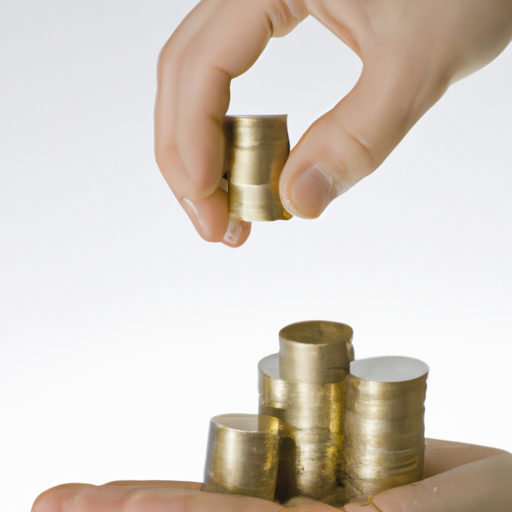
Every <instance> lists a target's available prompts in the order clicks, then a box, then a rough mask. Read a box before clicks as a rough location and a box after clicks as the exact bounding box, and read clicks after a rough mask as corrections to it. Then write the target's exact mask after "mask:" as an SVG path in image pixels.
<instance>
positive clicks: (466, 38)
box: [155, 0, 512, 247]
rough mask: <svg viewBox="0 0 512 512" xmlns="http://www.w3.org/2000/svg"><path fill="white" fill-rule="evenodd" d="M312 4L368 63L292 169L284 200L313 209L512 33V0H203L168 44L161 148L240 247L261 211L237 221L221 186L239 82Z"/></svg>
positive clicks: (191, 198) (306, 141) (304, 210)
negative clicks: (228, 117)
mask: <svg viewBox="0 0 512 512" xmlns="http://www.w3.org/2000/svg"><path fill="white" fill-rule="evenodd" d="M307 16H313V17H314V18H316V19H317V20H318V21H319V22H320V23H322V24H323V25H324V26H325V27H326V28H327V29H328V30H330V31H331V32H333V33H334V34H335V35H336V36H337V37H338V38H339V39H340V40H341V41H342V42H343V43H345V44H346V45H348V46H349V47H350V48H351V49H352V50H353V51H354V52H355V53H356V54H357V55H358V56H359V57H360V59H361V60H362V63H363V71H362V73H361V76H360V78H359V80H358V82H357V84H356V85H355V87H354V88H353V89H352V91H351V92H350V93H349V94H348V95H346V96H345V97H344V98H343V99H341V101H340V102H339V103H338V104H337V105H336V106H335V107H334V108H333V109H332V110H331V111H330V112H328V113H326V114H325V115H323V116H322V117H321V118H320V119H318V120H317V121H316V122H315V123H314V124H313V125H312V126H311V127H310V128H309V129H308V130H307V131H306V133H305V134H304V136H303V137H302V138H301V139H300V141H299V143H298V144H297V145H296V146H295V148H294V149H293V150H292V152H291V154H290V157H289V159H288V162H287V164H286V166H285V168H284V170H283V173H282V176H281V181H280V193H281V199H282V201H283V204H284V205H285V207H286V208H287V209H288V210H289V211H290V212H291V213H293V214H294V215H297V216H300V217H305V218H315V217H318V216H319V215H320V214H321V213H322V212H323V211H324V209H325V208H326V207H327V205H328V204H329V203H330V202H331V201H332V200H333V199H335V198H336V197H338V196H339V195H340V194H342V193H343V192H345V191H346V190H348V189H349V188H350V187H352V186H353V185H355V184H356V183H357V182H358V181H360V180H361V179H362V178H364V177H366V176H368V175H369V174H371V173H372V172H373V171H374V170H375V169H377V167H378V166H379V165H380V164H381V163H382V162H383V161H384V159H385V158H386V157H387V156H388V155H389V154H390V152H391V151H392V150H393V149H394V148H395V146H396V145H397V144H398V143H399V142H400V140H401V139H402V138H403V137H404V136H405V134H406V133H407V132H408V131H409V130H410V129H411V128H412V127H413V126H414V124H415V123H416V122H417V121H418V120H419V119H420V117H421V116H422V115H423V114H424V113H425V112H426V111H427V110H428V109H429V108H430V107H431V106H432V105H434V104H435V103H436V101H437V100H438V99H439V98H440V97H441V96H442V95H443V93H444V92H445V91H446V89H447V88H448V87H449V86H450V84H452V83H453V82H455V81H456V80H459V79H460V78H462V77H464V76H466V75H469V74H471V73H472V72H474V71H476V70H478V69H479V68H481V67H483V66H485V65H486V64H487V63H489V62H490V61H492V60H493V59H494V58H495V57H497V56H498V55H499V54H500V53H501V51H502V50H503V49H504V48H505V47H506V46H507V44H508V43H509V41H510V39H511V38H512V0H449V1H447V0H203V1H202V2H200V3H199V4H198V5H197V6H196V7H195V9H194V10H193V11H192V12H191V13H190V14H189V15H188V16H187V17H186V18H185V20H184V21H183V22H182V24H181V25H180V26H179V27H178V29H177V30H176V31H175V33H174V34H173V35H172V36H171V38H170V39H169V41H168V42H167V44H166V45H165V46H164V48H163V49H162V52H161V55H160V60H159V65H158V94H157V99H156V108H155V135H156V136H155V150H156V159H157V162H158V165H159V167H160V170H161V171H162V174H163V176H164V177H165V179H166V181H167V183H168V184H169V186H170V188H171V189H172V191H173V192H174V194H175V196H176V198H177V199H178V201H179V202H180V204H181V205H182V206H183V208H184V210H185V211H186V212H187V214H188V215H189V217H190V219H191V220H192V223H193V224H194V226H195V228H196V230H197V231H198V233H199V235H200V236H201V237H203V238H204V239H205V240H208V241H210V242H223V243H224V244H226V245H228V246H232V247H237V246H240V245H242V244H243V243H244V242H245V241H246V239H247V237H248V236H249V232H250V224H249V223H245V222H240V221H229V222H228V215H227V195H226V193H225V192H224V191H223V190H221V189H220V188H218V185H219V181H220V179H221V173H222V161H223V148H224V145H223V131H222V120H223V117H224V115H225V114H226V111H227V109H228V105H229V86H230V82H231V80H232V79H233V78H235V77H237V76H239V75H241V74H242V73H244V72H245V71H246V70H247V69H249V68H250V67H251V65H252V64H253V63H254V62H255V61H256V60H257V58H258V56H259V55H260V54H261V52H262V51H263V49H264V48H265V46H266V45H267V43H268V41H269V40H270V38H271V37H281V36H285V35H286V34H288V33H289V32H291V31H292V30H293V29H294V28H295V27H296V26H297V25H298V24H299V23H300V22H301V21H302V20H304V19H305V18H306V17H307ZM340 44H341V43H340ZM340 65H342V63H340ZM248 114H250V112H248Z"/></svg>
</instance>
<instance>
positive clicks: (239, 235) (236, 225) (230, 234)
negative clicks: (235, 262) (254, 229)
mask: <svg viewBox="0 0 512 512" xmlns="http://www.w3.org/2000/svg"><path fill="white" fill-rule="evenodd" d="M250 233H251V223H250V222H245V221H241V220H233V219H229V220H228V228H227V230H226V233H225V234H224V237H223V239H222V243H223V244H224V245H227V246H228V247H233V248H236V247H240V246H241V245H243V244H244V243H245V241H246V240H247V238H249V235H250Z"/></svg>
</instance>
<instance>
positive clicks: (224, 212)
mask: <svg viewBox="0 0 512 512" xmlns="http://www.w3.org/2000/svg"><path fill="white" fill-rule="evenodd" d="M227 203H228V199H227V194H226V192H224V190H221V189H220V188H217V189H216V190H215V191H214V192H213V194H211V195H210V196H209V197H207V198H205V199H201V200H199V201H191V200H190V199H188V198H186V197H184V198H183V199H182V200H181V205H182V207H183V209H184V210H185V212H186V213H187V215H188V216H189V217H190V220H191V221H192V224H193V225H194V227H195V228H196V231H197V233H198V234H199V236H200V237H201V238H202V239H203V240H206V241H207V242H221V241H222V240H223V239H224V236H225V235H226V232H227V230H228V204H227Z"/></svg>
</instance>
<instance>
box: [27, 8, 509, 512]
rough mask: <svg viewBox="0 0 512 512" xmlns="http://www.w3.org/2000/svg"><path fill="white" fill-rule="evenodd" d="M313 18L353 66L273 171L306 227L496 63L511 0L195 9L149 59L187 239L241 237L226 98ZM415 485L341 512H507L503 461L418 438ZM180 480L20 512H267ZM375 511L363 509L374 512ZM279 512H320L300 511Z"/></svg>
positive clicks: (84, 488) (49, 498) (58, 490)
mask: <svg viewBox="0 0 512 512" xmlns="http://www.w3.org/2000/svg"><path fill="white" fill-rule="evenodd" d="M307 16H313V17H315V18H316V19H317V20H318V21H320V22H321V23H322V24H323V25H325V27H326V28H327V29H329V30H330V31H332V32H333V33H334V34H335V35H336V36H338V37H339V39H340V40H341V41H342V42H343V43H345V44H346V45H348V46H349V47H350V48H351V49H352V50H353V51H354V52H355V53H356V54H357V55H358V56H359V57H360V59H361V60H362V62H363V71H362V74H361V77H360V79H359V80H358V82H357V84H356V85H355V87H354V88H353V90H352V91H351V92H350V93H349V94H348V95H347V96H345V97H344V98H343V99H341V101H340V102H339V103H338V104H337V105H336V106H335V107H334V109H332V110H331V111H330V112H328V113H327V114H325V115H323V116H322V117H321V118H320V119H318V120H317V121H316V122H315V123H314V124H313V125H312V126H311V127H310V128H309V129H308V130H307V131H306V133H305V134H304V136H303V137H302V138H301V140H300V141H299V143H298V144H297V145H296V147H295V148H294V149H293V150H292V152H291V154H290V158H289V159H288V162H287V164H286V166H285V168H284V170H283V173H282V176H281V181H280V193H281V198H282V201H283V204H284V205H285V206H286V208H287V209H288V210H289V211H290V212H291V213H293V214H294V215H297V216H300V217H304V218H316V217H318V216H319V215H320V214H321V213H322V212H323V211H324V209H325V208H326V207H327V206H328V205H329V203H330V202H331V201H332V200H333V199H335V198H336V197H338V196H339V195H341V194H342V193H343V192H345V191H346V190H348V189H349V188H350V187H352V186H353V185H355V184H356V183H357V182H358V181H360V180H361V179H362V178H364V177H366V176H368V175H369V174H371V173H372V172H373V171H374V170H375V169H377V167H379V165H380V164H381V163H382V162H383V161H384V160H385V158H386V157H387V156H388V155H389V154H390V152H391V151H392V150H393V149H394V148H395V146H396V145H397V144H398V143H399V142H400V140H401V139H402V138H403V137H404V136H405V134H406V133H407V132H408V131H409V130H410V129H411V128H412V127H413V126H414V124H415V123H416V122H417V121H418V120H419V119H420V118H421V116H422V115H423V114H424V113H425V112H426V111H427V110H428V109H429V108H430V107H432V105H434V104H435V103H436V101H437V100H438V99H439V98H440V97H441V96H442V95H443V93H444V92H445V91H446V89H447V88H448V87H449V86H450V84H452V83H453V82H455V81H456V80H459V79H460V78H463V77H464V76H467V75H469V74H471V73H472V72H474V71H476V70H478V69H480V68H481V67H483V66H485V65H486V64H487V63H489V62H490V61H492V60H493V59H494V58H495V57H497V56H498V55H499V54H500V53H501V52H502V51H503V49H504V48H505V47H506V46H507V44H508V43H509V41H510V39H511V38H512V0H309V1H308V0H203V1H202V2H200V3H199V4H198V5H197V6H196V8H195V9H194V10H193V11H192V12H191V13H190V14H189V15H188V16H187V18H186V19H185V20H184V21H183V22H182V24H181V25H180V26H179V27H178V29H177V30H176V31H175V33H174V34H173V35H172V36H171V38H170V39H169V41H168V42H167V43H166V45H165V46H164V48H163V49H162V52H161V55H160V60H159V65H158V93H157V99H156V107H155V152H156V159H157V163H158V165H159V167H160V170H161V172H162V174H163V176H164V177H165V179H166V181H167V183H168V184H169V186H170V188H171V190H172V191H173V193H174V195H175V196H176V198H177V199H178V201H179V202H180V204H181V205H182V206H183V208H184V210H185V211H186V213H187V214H188V215H189V217H190V219H191V221H192V223H193V225H194V227H195V228H196V230H197V231H198V233H199V235H200V236H201V237H202V238H204V239H205V240H207V241H210V242H222V243H224V244H225V245H228V246H231V247H238V246H240V245H242V244H243V243H244V242H245V241H246V240H247V238H248V236H249V234H250V229H251V226H250V224H249V223H247V222H239V221H228V216H227V196H226V193H225V192H224V191H223V190H222V189H220V188H219V182H220V179H221V174H222V161H223V147H224V145H223V131H222V120H223V118H224V115H225V114H226V112H227V109H228V105H229V86H230V82H231V80H232V79H233V78H235V77H237V76H239V75H240V74H242V73H244V72H245V71H246V70H247V69H249V68H250V67H251V65H252V64H253V63H254V62H255V61H256V59H257V58H258V56H259V55H260V54H261V52H262V51H263V49H264V48H265V46H266V44H267V43H268V41H269V39H270V38H271V37H280V36H284V35H286V34H288V33H289V32H290V31H292V30H293V29H294V28H295V27H296V26H297V25H298V24H299V23H300V22H301V21H302V20H304V19H305V18H306V17H307ZM424 477H425V478H424V479H423V480H422V481H421V482H418V483H416V484H411V485H408V486H405V487H399V488H396V489H392V490H389V491H385V492H383V493H381V494H378V495H377V496H375V497H373V498H372V503H373V505H372V504H371V503H369V502H368V501H365V502H362V503H352V504H348V505H346V506H345V509H342V510H345V511H346V512H357V511H361V512H370V511H373V512H375V510H380V511H381V512H481V511H491V512H510V511H511V510H512V485H510V482H512V455H511V454H509V453H507V452H504V451H502V450H498V449H494V448H486V447H481V446H474V445H466V444H461V443H451V442H446V441H436V440H429V441H428V444H427V448H426V461H425V474H424ZM199 486H200V484H195V483H190V482H154V481H152V482H112V483H110V484H106V485H104V486H99V487H96V486H91V485H84V484H68V485H64V486H59V487H55V488H53V489H50V490H48V491H46V492H45V493H43V494H42V495H41V496H39V497H38V498H37V500H36V501H35V503H34V506H33V508H32V512H164V511H165V512H217V511H222V512H231V511H233V512H278V511H280V510H282V509H283V507H282V506H280V505H278V504H275V503H272V502H269V501H263V500H258V499H255V498H247V497H241V496H228V495H218V494H209V493H204V492H201V491H200V490H199ZM375 507H377V508H375ZM286 510H290V512H328V511H329V510H337V509H334V508H332V507H330V506H328V505H325V504H321V503H314V502H304V503H302V504H296V505H295V506H293V507H290V508H287V509H286Z"/></svg>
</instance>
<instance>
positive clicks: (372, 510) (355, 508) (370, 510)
mask: <svg viewBox="0 0 512 512" xmlns="http://www.w3.org/2000/svg"><path fill="white" fill-rule="evenodd" d="M345 510H346V511H347V512H376V511H378V509H377V507H375V505H373V503H371V502H370V501H369V500H361V501H353V502H352V503H347V504H346V505H345Z"/></svg>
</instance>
